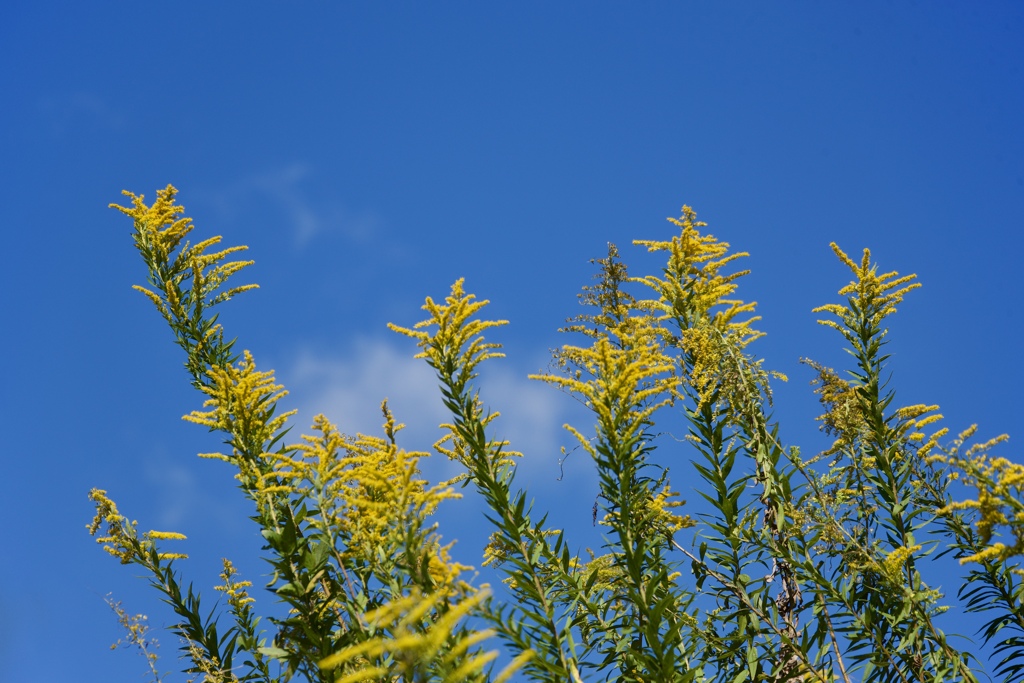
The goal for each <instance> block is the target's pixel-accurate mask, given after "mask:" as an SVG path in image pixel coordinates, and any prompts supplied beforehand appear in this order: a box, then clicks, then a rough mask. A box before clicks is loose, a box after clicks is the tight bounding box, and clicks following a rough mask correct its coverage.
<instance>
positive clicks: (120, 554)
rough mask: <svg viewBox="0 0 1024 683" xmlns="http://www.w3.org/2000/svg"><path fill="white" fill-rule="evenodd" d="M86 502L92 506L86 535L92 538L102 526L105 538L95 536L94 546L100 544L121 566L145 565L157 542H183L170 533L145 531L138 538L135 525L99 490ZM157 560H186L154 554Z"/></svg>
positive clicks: (181, 536) (181, 555)
mask: <svg viewBox="0 0 1024 683" xmlns="http://www.w3.org/2000/svg"><path fill="white" fill-rule="evenodd" d="M89 499H90V500H92V501H93V503H94V504H95V505H96V516H95V517H93V520H92V523H91V524H89V526H88V527H87V528H88V529H89V534H90V535H92V536H96V535H97V534H98V533H99V532H100V527H102V526H103V525H104V524H106V535H105V536H99V537H97V539H96V542H97V543H102V544H103V549H104V550H106V551H107V552H108V553H110V554H111V555H113V556H114V557H116V558H118V559H119V560H121V564H128V563H130V562H134V561H138V562H140V563H142V564H146V563H147V562H149V558H148V557H147V553H148V552H149V551H150V549H151V548H153V547H155V541H157V540H172V541H183V540H185V535H184V534H179V533H177V532H174V531H147V532H146V533H145V534H143V536H142V538H141V539H140V538H139V531H138V527H139V524H138V522H134V521H131V522H130V521H128V518H127V517H125V516H123V515H122V514H121V513H120V512H118V509H117V505H116V504H115V503H114V501H113V500H111V499H110V498H109V497H108V496H107V492H106V491H104V490H103V489H93V490H92V491H90V492H89ZM157 557H158V559H160V560H184V559H187V558H188V555H186V554H185V553H157Z"/></svg>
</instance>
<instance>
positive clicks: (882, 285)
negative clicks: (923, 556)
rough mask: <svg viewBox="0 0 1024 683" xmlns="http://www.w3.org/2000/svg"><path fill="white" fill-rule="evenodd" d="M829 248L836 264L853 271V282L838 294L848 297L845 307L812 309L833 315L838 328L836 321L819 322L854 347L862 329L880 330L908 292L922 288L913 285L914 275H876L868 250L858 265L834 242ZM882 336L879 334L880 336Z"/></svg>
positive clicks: (825, 306)
mask: <svg viewBox="0 0 1024 683" xmlns="http://www.w3.org/2000/svg"><path fill="white" fill-rule="evenodd" d="M831 247H832V251H834V252H835V254H836V256H838V257H839V260H840V261H842V262H843V263H845V264H846V265H847V266H848V267H849V268H850V270H851V271H853V274H854V275H855V276H856V279H855V280H853V281H852V282H850V284H848V285H846V286H845V287H843V288H842V289H840V290H839V294H840V296H847V297H849V303H848V304H847V305H845V306H844V305H841V304H825V305H824V306H819V307H817V308H815V309H813V312H814V313H832V314H833V315H835V316H836V317H837V318H839V320H840V321H841V324H840V322H836V321H835V320H819V321H818V322H819V323H820V324H822V325H825V326H826V327H831V328H833V329H836V330H839V332H840V333H842V335H843V336H844V337H846V338H847V339H848V340H849V341H850V342H851V343H852V344H854V345H855V347H856V346H857V345H858V344H859V343H860V342H859V337H858V335H859V334H860V332H859V331H860V330H861V329H862V328H863V329H874V330H877V329H879V328H880V326H881V323H882V320H883V319H884V318H885V317H886V316H888V315H891V314H892V313H895V312H896V306H897V305H898V304H900V303H901V302H902V301H903V297H904V296H905V295H906V294H907V292H909V291H911V290H912V289H917V288H918V287H920V286H921V284H920V283H919V282H914V279H915V278H916V277H917V276H916V275H904V276H903V277H898V276H899V273H897V272H896V271H892V272H889V273H884V274H882V275H879V274H878V273H877V266H874V265H872V264H871V251H870V250H869V249H865V250H864V256H863V257H862V258H861V262H860V264H859V265H858V264H856V263H854V262H853V260H852V259H851V258H850V257H849V256H847V255H846V253H845V252H844V251H843V250H842V249H840V248H839V246H838V245H837V244H836V243H835V242H832V243H831ZM884 334H885V332H884V331H882V332H881V333H880V336H884Z"/></svg>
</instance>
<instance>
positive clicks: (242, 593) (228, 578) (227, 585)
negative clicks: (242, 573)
mask: <svg viewBox="0 0 1024 683" xmlns="http://www.w3.org/2000/svg"><path fill="white" fill-rule="evenodd" d="M221 561H222V562H223V563H224V571H222V572H221V573H220V578H221V580H223V581H224V583H223V584H222V585H220V586H214V590H218V591H221V592H222V593H224V594H225V595H227V596H228V604H229V605H231V606H232V607H233V608H235V609H236V610H239V609H242V608H243V607H245V606H246V605H249V604H252V603H254V602H256V600H254V599H253V598H250V597H249V593H248V592H247V591H246V590H245V589H246V588H249V587H251V586H252V581H238V580H237V579H236V578H235V577H236V576H238V570H237V569H235V565H233V564H232V563H231V560H229V559H228V558H226V557H225V558H223V559H222V560H221Z"/></svg>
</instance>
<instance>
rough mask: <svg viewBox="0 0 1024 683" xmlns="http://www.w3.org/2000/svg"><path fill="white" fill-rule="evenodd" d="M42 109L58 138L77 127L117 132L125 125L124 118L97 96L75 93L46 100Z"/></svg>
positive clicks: (40, 107)
mask: <svg viewBox="0 0 1024 683" xmlns="http://www.w3.org/2000/svg"><path fill="white" fill-rule="evenodd" d="M38 106H39V111H40V113H41V114H42V116H43V118H44V119H45V120H46V121H48V122H49V124H50V129H51V130H52V131H53V133H54V134H55V135H63V134H64V133H67V132H68V131H70V130H72V129H74V128H106V129H110V130H116V129H118V128H120V127H121V125H122V124H123V123H124V115H123V114H122V113H121V112H119V111H117V110H115V109H114V108H113V107H111V106H110V105H109V104H107V103H106V102H105V101H104V100H103V99H102V98H100V97H99V96H98V95H96V94H95V93H88V92H75V93H65V94H61V95H57V96H51V97H46V98H43V99H42V100H40V101H39V105H38Z"/></svg>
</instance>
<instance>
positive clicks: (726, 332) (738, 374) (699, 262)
mask: <svg viewBox="0 0 1024 683" xmlns="http://www.w3.org/2000/svg"><path fill="white" fill-rule="evenodd" d="M669 220H670V221H671V222H672V223H674V224H675V225H676V226H678V227H679V228H680V229H681V230H680V233H679V234H678V235H676V236H675V237H673V238H672V239H671V240H669V241H658V240H637V241H635V242H634V244H636V245H639V246H644V247H647V250H648V251H650V252H668V262H667V265H666V267H665V268H664V271H663V277H657V276H655V275H648V276H646V277H643V278H636V279H633V280H632V281H633V282H639V283H642V284H645V285H647V286H648V287H650V288H651V289H652V290H654V292H655V293H656V294H657V299H653V300H643V301H639V302H637V307H638V308H639V309H642V310H645V311H648V312H650V313H651V314H653V315H654V316H656V319H657V321H658V322H659V323H661V324H663V323H664V322H666V321H675V322H676V323H677V324H678V326H679V333H678V334H679V337H678V338H672V337H671V335H669V338H670V339H671V341H672V343H673V344H674V345H677V346H679V347H680V348H681V349H682V350H683V352H684V353H685V355H686V365H687V382H688V383H689V384H690V386H691V387H693V389H694V391H695V392H696V394H697V400H698V403H699V404H700V405H703V404H705V403H706V402H707V401H709V400H711V397H712V395H713V394H714V392H715V391H716V390H718V391H720V395H719V400H723V401H726V402H730V403H735V404H736V405H737V406H740V405H748V404H749V405H754V404H758V403H760V396H759V395H757V396H754V395H752V392H753V393H757V392H758V391H759V390H763V391H764V392H765V393H766V394H767V395H768V396H769V397H770V396H771V394H770V388H769V386H768V383H767V375H768V374H769V373H766V372H765V371H763V370H762V369H761V367H760V362H759V361H753V360H751V359H749V358H746V357H745V356H743V350H744V349H745V348H746V346H747V345H749V344H750V343H751V342H753V341H754V340H756V339H758V338H760V337H762V336H764V333H763V332H760V331H759V330H756V329H754V328H753V327H752V325H753V323H755V322H757V321H758V320H760V317H759V316H755V315H750V316H749V317H747V318H745V319H743V320H739V319H738V318H739V316H743V315H745V314H752V313H753V312H754V310H755V308H756V307H757V303H756V302H744V301H742V300H739V299H736V298H734V297H733V294H734V293H735V291H736V288H737V287H738V284H737V280H738V279H739V278H741V277H743V276H744V275H746V274H748V273H749V272H750V271H748V270H740V271H737V272H734V273H730V274H725V272H724V271H725V269H726V266H728V265H730V264H731V263H732V262H733V261H735V260H736V259H739V258H741V257H744V256H747V255H748V254H747V253H746V252H737V253H732V254H730V253H729V243H728V242H720V241H718V240H717V239H716V238H715V237H714V236H713V235H703V234H701V232H700V228H703V227H706V226H707V224H706V223H704V222H702V221H698V220H697V215H696V213H694V211H693V209H691V208H690V207H689V206H684V207H683V213H682V216H680V218H678V219H676V218H670V219H669ZM663 334H668V333H667V332H663ZM770 374H772V375H773V376H776V377H777V378H779V379H782V380H785V376H783V375H781V374H780V373H770Z"/></svg>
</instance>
